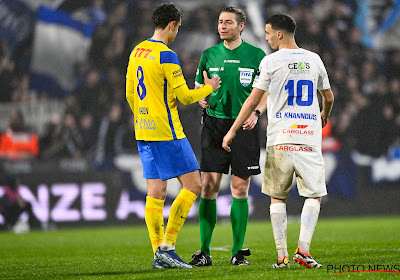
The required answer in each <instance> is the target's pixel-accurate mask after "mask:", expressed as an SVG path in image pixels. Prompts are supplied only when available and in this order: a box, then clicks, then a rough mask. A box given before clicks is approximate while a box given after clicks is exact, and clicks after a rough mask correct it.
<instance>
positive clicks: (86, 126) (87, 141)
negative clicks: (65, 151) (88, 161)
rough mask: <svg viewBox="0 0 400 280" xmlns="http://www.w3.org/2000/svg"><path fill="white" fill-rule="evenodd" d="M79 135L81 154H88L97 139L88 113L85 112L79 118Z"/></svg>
mask: <svg viewBox="0 0 400 280" xmlns="http://www.w3.org/2000/svg"><path fill="white" fill-rule="evenodd" d="M79 135H80V149H81V152H82V155H84V156H90V155H91V154H92V153H93V151H94V147H95V144H96V140H97V128H96V126H95V123H94V120H93V116H92V115H91V114H90V113H85V114H83V115H82V117H81V118H80V120H79Z"/></svg>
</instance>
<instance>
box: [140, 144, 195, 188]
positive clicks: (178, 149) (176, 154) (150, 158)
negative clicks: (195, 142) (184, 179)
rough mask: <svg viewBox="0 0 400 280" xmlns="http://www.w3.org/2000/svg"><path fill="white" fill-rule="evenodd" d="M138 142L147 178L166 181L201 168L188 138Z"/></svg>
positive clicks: (144, 175)
mask: <svg viewBox="0 0 400 280" xmlns="http://www.w3.org/2000/svg"><path fill="white" fill-rule="evenodd" d="M136 142H137V145H138V151H139V155H140V159H141V161H142V164H143V177H144V178H146V179H161V180H162V181H165V180H168V179H171V178H175V177H178V176H180V175H183V174H186V173H189V172H192V171H195V170H199V169H200V166H199V164H198V163H197V160H196V157H195V156H194V152H193V150H192V147H191V146H190V144H189V141H188V140H187V138H183V139H178V140H171V141H142V140H138V141H136Z"/></svg>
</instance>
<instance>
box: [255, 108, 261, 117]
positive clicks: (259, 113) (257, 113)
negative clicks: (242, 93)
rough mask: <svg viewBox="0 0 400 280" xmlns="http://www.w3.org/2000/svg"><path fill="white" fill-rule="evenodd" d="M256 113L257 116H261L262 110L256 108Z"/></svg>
mask: <svg viewBox="0 0 400 280" xmlns="http://www.w3.org/2000/svg"><path fill="white" fill-rule="evenodd" d="M254 113H255V114H256V116H257V118H259V117H260V116H261V112H260V110H257V109H256V110H254Z"/></svg>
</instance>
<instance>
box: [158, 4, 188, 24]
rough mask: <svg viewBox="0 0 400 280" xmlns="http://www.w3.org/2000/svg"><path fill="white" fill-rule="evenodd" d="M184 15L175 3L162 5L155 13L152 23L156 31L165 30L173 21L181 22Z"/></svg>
mask: <svg viewBox="0 0 400 280" xmlns="http://www.w3.org/2000/svg"><path fill="white" fill-rule="evenodd" d="M182 19H183V14H182V12H181V10H180V9H179V8H177V7H176V6H175V4H174V3H162V4H159V5H158V6H157V8H156V9H155V10H154V12H153V17H152V21H153V24H154V27H155V28H156V29H159V28H160V29H164V28H165V27H166V26H167V25H168V23H170V22H171V21H176V22H179V21H181V20H182Z"/></svg>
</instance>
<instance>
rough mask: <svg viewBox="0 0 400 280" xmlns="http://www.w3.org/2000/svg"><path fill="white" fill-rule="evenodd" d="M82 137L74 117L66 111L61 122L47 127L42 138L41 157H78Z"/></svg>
mask: <svg viewBox="0 0 400 280" xmlns="http://www.w3.org/2000/svg"><path fill="white" fill-rule="evenodd" d="M82 141H83V140H82V137H81V135H80V133H79V128H78V125H77V121H76V117H75V116H74V115H73V114H72V113H69V112H67V113H66V114H65V115H64V118H63V121H62V122H61V123H57V122H54V123H53V124H52V125H50V126H49V127H48V131H47V132H46V134H45V136H44V138H43V140H42V145H43V146H42V147H43V151H42V152H41V158H42V159H46V160H47V159H57V158H65V157H75V158H77V157H80V156H81V155H82V152H81V150H80V147H81V146H82Z"/></svg>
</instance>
